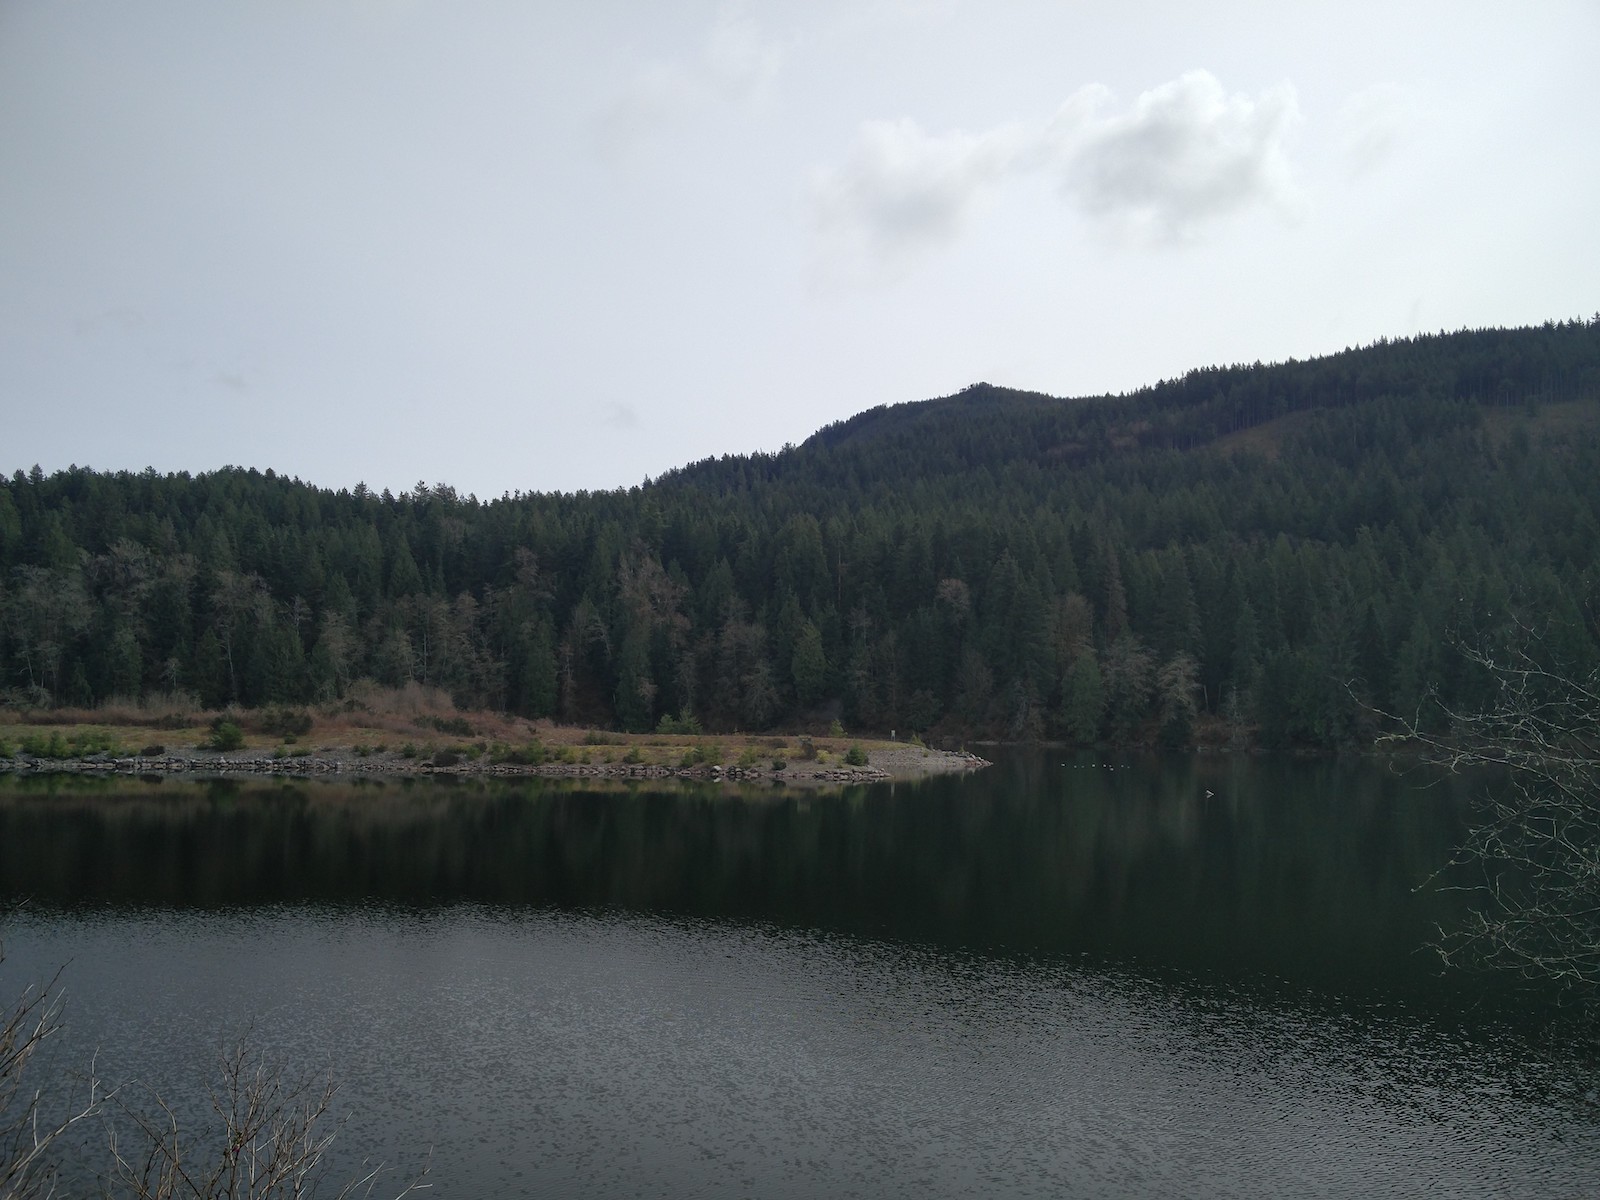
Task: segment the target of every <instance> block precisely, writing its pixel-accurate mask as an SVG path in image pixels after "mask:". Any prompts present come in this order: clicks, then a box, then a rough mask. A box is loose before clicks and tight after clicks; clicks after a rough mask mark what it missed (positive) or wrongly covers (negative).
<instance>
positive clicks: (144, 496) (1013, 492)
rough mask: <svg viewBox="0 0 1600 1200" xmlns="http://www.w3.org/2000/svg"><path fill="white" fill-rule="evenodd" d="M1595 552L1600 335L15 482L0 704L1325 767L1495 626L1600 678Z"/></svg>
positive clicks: (1435, 681) (1384, 347) (1455, 701)
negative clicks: (686, 461) (788, 424)
mask: <svg viewBox="0 0 1600 1200" xmlns="http://www.w3.org/2000/svg"><path fill="white" fill-rule="evenodd" d="M528 453H529V456H530V458H536V456H537V455H538V453H539V448H538V446H537V445H530V446H529V447H528ZM1597 547H1600V316H1597V317H1596V318H1595V319H1593V320H1590V321H1587V322H1584V321H1569V322H1565V323H1554V322H1552V323H1547V324H1545V325H1543V326H1540V327H1537V328H1528V329H1517V330H1478V331H1462V332H1458V333H1450V334H1439V335H1428V336H1422V337H1417V338H1410V339H1400V340H1395V341H1383V342H1380V343H1378V344H1376V345H1373V346H1369V347H1364V348H1360V349H1354V350H1347V351H1344V352H1343V353H1340V354H1335V355H1331V356H1328V357H1325V358H1319V359H1315V360H1311V361H1306V362H1293V361H1291V362H1288V363H1283V364H1275V365H1270V366H1263V365H1261V364H1255V365H1251V366H1232V367H1212V368H1204V369H1200V370H1196V371H1192V372H1190V373H1189V374H1187V375H1185V376H1183V377H1182V378H1181V379H1176V380H1171V381H1166V382H1162V383H1159V384H1156V385H1154V386H1152V387H1148V388H1144V389H1141V390H1139V391H1137V392H1134V393H1131V394H1128V395H1123V396H1102V397H1089V398H1078V399H1056V398H1052V397H1049V396H1044V395H1039V394H1037V393H1028V392H1018V391H1011V390H1007V389H1003V388H997V387H991V386H989V385H987V384H977V385H974V386H972V387H969V388H967V389H965V390H964V391H962V392H960V393H958V394H956V395H954V396H949V397H946V398H943V399H939V400H930V401H925V402H922V403H916V404H903V405H896V406H891V407H882V408H877V409H873V410H871V411H870V412H866V413H863V414H861V415H859V416H857V417H854V418H852V419H851V420H848V421H844V422H841V423H839V424H836V425H832V426H829V427H827V428H825V429H823V430H821V431H820V432H819V433H817V434H816V435H814V436H813V437H812V438H810V439H809V440H807V441H806V442H805V443H804V444H802V445H800V446H796V447H787V448H785V449H784V450H783V451H782V452H779V453H775V454H751V455H742V456H728V457H723V458H720V459H716V460H710V459H708V460H706V461H704V462H700V463H696V464H693V465H691V466H687V467H684V468H682V469H681V470H677V471H673V472H671V473H669V474H667V475H665V476H663V477H662V478H660V479H658V480H655V481H654V482H650V483H647V484H645V485H642V486H639V487H635V488H631V489H628V490H625V491H616V492H600V493H578V494H539V493H534V494H517V495H506V496H503V497H501V498H499V499H495V500H490V501H480V500H478V499H476V498H475V497H471V496H462V495H459V494H458V493H457V492H456V491H455V490H454V489H453V488H451V487H449V486H448V485H444V484H439V485H434V486H429V485H427V484H423V483H419V484H417V485H416V487H415V488H414V489H412V490H411V491H409V492H406V493H402V494H401V495H399V496H394V495H391V494H389V493H388V492H384V493H382V494H380V495H375V494H372V493H371V492H370V491H368V490H367V489H366V488H365V487H364V486H357V487H355V488H354V489H352V490H339V491H331V490H327V489H323V488H318V487H314V486H311V485H309V484H306V483H302V482H300V481H298V480H295V479H288V478H284V477H282V476H279V475H277V474H275V473H274V472H273V471H271V470H267V471H258V470H254V469H250V470H246V469H240V468H234V467H227V468H223V469H221V470H218V471H212V472H206V473H203V474H200V475H195V476H191V475H188V474H185V473H179V474H167V475H162V474H157V473H156V472H154V471H153V470H147V471H145V472H143V473H138V474H134V473H127V472H120V473H114V474H113V473H99V472H95V471H93V470H89V469H81V468H71V469H68V470H66V471H61V472H57V473H54V474H51V475H45V474H43V473H42V472H40V471H39V470H38V469H37V468H35V469H34V470H33V471H32V472H31V473H24V472H22V471H18V472H17V473H16V474H15V475H14V476H12V477H11V478H10V479H9V480H4V481H0V702H3V703H5V704H9V705H12V706H50V705H69V704H70V705H78V706H85V705H91V704H95V703H99V702H102V701H106V700H109V699H111V698H114V697H115V698H124V699H133V698H137V697H139V696H141V695H148V694H151V693H157V692H170V691H183V692H187V693H190V694H192V695H193V696H194V697H195V698H196V700H197V701H198V702H199V703H201V704H204V705H206V706H208V707H223V706H226V705H230V704H237V705H245V706H258V705H265V704H280V703H296V704H301V703H310V702H318V701H335V700H339V699H341V698H343V697H345V696H346V695H348V694H349V692H350V689H351V688H352V686H353V685H354V684H356V683H357V681H359V680H362V679H372V680H375V681H378V682H379V683H382V684H388V685H396V686H398V685H401V684H404V683H406V682H408V681H413V680H414V681H419V682H422V683H426V684H430V685H435V686H438V687H442V688H445V689H447V690H448V691H449V692H450V693H451V694H452V695H453V696H454V698H455V699H456V702H457V703H458V704H460V705H462V706H464V707H475V708H494V709H501V710H507V711H512V712H516V713H520V714H523V715H526V716H531V717H551V718H554V719H558V720H561V721H564V722H572V723H584V724H594V725H605V726H615V727H618V728H624V729H629V730H643V729H649V728H654V727H655V726H656V725H657V724H658V723H659V722H660V721H661V720H662V719H663V718H664V717H666V718H669V719H671V718H686V717H688V716H690V715H692V716H693V717H694V718H696V719H698V720H699V721H700V722H701V723H703V724H704V726H705V727H707V728H709V729H735V728H737V729H743V730H755V729H763V728H769V727H773V726H778V725H803V724H807V723H812V722H818V721H820V722H822V723H823V724H826V723H827V721H829V720H831V719H832V718H833V717H836V716H837V717H841V718H842V719H843V720H844V722H845V723H846V724H847V725H849V726H851V727H852V728H859V729H864V730H884V731H887V730H889V729H896V730H900V731H904V732H920V733H933V734H940V733H943V734H951V735H961V736H968V735H974V734H988V735H993V736H1000V737H1009V738H1019V739H1022V738H1039V737H1051V738H1061V739H1065V740H1070V741H1077V742H1093V741H1097V740H1112V741H1129V740H1160V741H1162V742H1165V743H1167V744H1172V745H1183V744H1187V743H1189V742H1190V741H1191V740H1192V739H1193V737H1194V735H1195V729H1196V726H1197V723H1199V724H1202V725H1204V724H1206V723H1208V722H1209V724H1210V727H1213V728H1224V727H1225V728H1227V729H1229V730H1231V731H1233V733H1234V735H1235V736H1238V737H1245V738H1251V739H1256V740H1259V741H1260V742H1261V743H1263V744H1266V745H1309V746H1321V747H1331V746H1338V745H1344V744H1350V743H1355V742H1360V741H1365V740H1367V739H1369V738H1370V737H1371V735H1372V732H1373V727H1372V723H1373V719H1374V718H1373V716H1372V714H1373V713H1374V712H1376V711H1388V712H1396V713H1406V714H1412V715H1416V714H1422V716H1421V719H1422V720H1423V721H1424V722H1425V721H1426V720H1428V719H1429V718H1428V717H1427V716H1426V713H1427V712H1428V711H1437V712H1443V711H1444V707H1448V708H1451V709H1455V710H1457V711H1460V710H1470V709H1471V708H1473V706H1474V705H1475V704H1477V703H1479V702H1480V701H1483V702H1487V701H1488V699H1489V698H1490V693H1489V689H1490V687H1491V683H1490V681H1489V680H1488V679H1486V678H1485V677H1484V675H1483V672H1482V671H1480V670H1475V669H1474V667H1473V665H1472V663H1471V661H1470V660H1469V658H1467V657H1465V656H1462V655H1459V654H1455V653H1452V646H1454V645H1459V644H1475V643H1477V642H1480V641H1481V640H1482V639H1484V638H1487V637H1491V636H1493V635H1494V633H1495V632H1496V631H1497V630H1499V629H1501V628H1503V627H1504V626H1505V625H1506V623H1507V622H1508V621H1510V620H1513V619H1516V620H1520V621H1523V622H1534V623H1537V624H1538V626H1539V628H1540V630H1541V634H1542V637H1543V644H1544V645H1545V646H1547V647H1548V648H1549V652H1550V653H1551V654H1552V655H1553V656H1555V658H1556V659H1558V660H1559V661H1560V663H1561V664H1563V666H1564V667H1565V668H1566V669H1569V670H1571V671H1573V672H1578V673H1585V674H1586V673H1588V672H1590V671H1592V670H1593V669H1594V668H1595V666H1596V665H1597V664H1600V626H1597V622H1596V613H1597V602H1600V576H1597V571H1600V567H1597V564H1596V549H1597ZM1430 698H1431V699H1434V700H1437V701H1439V702H1440V703H1441V704H1442V706H1444V707H1437V708H1433V709H1430V705H1429V703H1428V702H1429V701H1430Z"/></svg>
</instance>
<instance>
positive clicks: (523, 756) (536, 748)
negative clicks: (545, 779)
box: [489, 738, 549, 767]
mask: <svg viewBox="0 0 1600 1200" xmlns="http://www.w3.org/2000/svg"><path fill="white" fill-rule="evenodd" d="M548 757H549V754H548V752H547V751H546V750H545V748H544V745H543V744H542V743H541V742H540V741H539V740H538V739H537V738H534V739H533V740H532V741H530V742H528V743H527V744H526V745H523V746H515V747H513V746H508V745H507V744H506V743H504V742H496V743H494V744H493V745H491V746H490V747H489V761H490V762H491V763H496V764H498V763H510V764H511V765H513V766H518V767H537V766H539V765H541V764H542V763H543V762H544V761H545V760H546V759H547V758H548Z"/></svg>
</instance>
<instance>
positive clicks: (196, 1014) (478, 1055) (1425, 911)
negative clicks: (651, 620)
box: [0, 753, 1600, 1196]
mask: <svg viewBox="0 0 1600 1200" xmlns="http://www.w3.org/2000/svg"><path fill="white" fill-rule="evenodd" d="M1112 767H1115V768H1116V769H1112ZM1424 782H1427V781H1426V780H1424V779H1422V778H1421V777H1419V776H1417V775H1415V774H1409V775H1407V774H1401V773H1397V772H1394V771H1390V770H1386V769H1383V768H1380V767H1376V766H1373V765H1371V764H1337V763H1321V762H1318V763H1306V762H1295V761H1290V760H1239V761H1232V760H1226V759H1218V760H1205V759H1186V760H1176V761H1172V762H1142V763H1129V764H1123V763H1116V764H1111V765H1110V766H1108V765H1105V764H1099V765H1097V764H1095V763H1093V762H1092V761H1091V760H1088V759H1071V760H1066V759H1063V758H1062V757H1061V756H1059V755H1049V754H1032V753H1029V754H1023V753H1016V754H1009V755H1005V756H1003V758H1002V760H1001V762H1000V763H999V764H998V765H997V766H996V767H995V768H993V769H991V770H989V771H985V772H983V773H980V774H978V775H976V776H972V777H965V778H957V779H944V780H933V781H929V782H927V783H923V784H918V785H897V786H893V787H891V786H888V785H881V786H874V787H871V788H863V789H856V790H852V791H847V792H845V793H842V794H838V793H835V794H814V793H795V792H781V791H779V792H760V793H750V794H739V793H727V792H722V791H713V790H700V791H697V790H689V789H672V790H635V791H629V790H626V789H616V790H599V789H587V790H585V789H578V788H572V787H566V786H538V785H518V786H510V785H498V784H497V785H478V784H475V783H463V784H457V785H454V786H449V785H439V784H427V785H424V784H413V785H398V784H383V785H376V784H369V785H350V784H346V785H340V786H313V785H310V784H303V785H293V784H291V785H284V784H272V783H262V784H250V783H244V784H236V783H233V782H227V783H218V784H214V785H209V786H208V785H203V784H195V783H192V782H178V781H172V780H169V781H167V782H165V783H159V784H149V785H139V784H135V785H131V786H130V785H128V784H127V783H106V784H98V785H89V786H86V785H83V784H76V783H71V784H69V783H62V784H59V785H57V784H51V783H48V782H42V781H34V782H32V783H29V784H27V785H21V784H15V783H13V784H11V785H7V786H6V787H4V788H0V895H4V896H6V897H10V898H16V897H19V896H27V897H29V898H30V899H29V904H28V906H27V908H25V909H24V910H23V911H22V912H21V913H20V914H19V915H17V916H15V917H13V918H12V920H11V921H10V922H9V929H8V936H7V947H8V951H9V954H10V958H9V960H8V961H7V962H6V964H5V965H4V966H3V967H0V984H4V986H5V987H6V989H7V990H8V992H14V991H16V990H18V988H19V987H20V984H21V983H22V982H23V981H25V980H28V979H38V978H40V977H42V976H45V975H47V974H48V973H49V972H50V971H52V970H53V969H54V968H55V967H56V966H59V965H61V964H63V963H65V964H67V966H66V972H65V976H64V978H65V980H66V983H67V987H68V991H69V993H70V997H71V999H70V1004H71V1007H70V1009H69V1014H70V1017H71V1030H70V1038H69V1039H68V1040H67V1041H65V1042H64V1043H63V1046H62V1047H61V1048H60V1052H61V1053H63V1054H66V1055H68V1056H69V1057H70V1055H71V1054H74V1053H76V1054H80V1055H86V1054H87V1053H88V1051H89V1050H90V1049H92V1048H95V1047H98V1048H99V1050H100V1056H101V1057H100V1069H101V1070H102V1072H103V1073H104V1074H106V1075H107V1076H108V1077H113V1078H122V1077H135V1078H139V1079H141V1080H145V1081H148V1082H152V1083H156V1084H158V1085H160V1086H162V1087H164V1088H167V1089H168V1090H171V1091H173V1092H175V1093H177V1092H181V1091H182V1090H183V1089H184V1088H188V1089H189V1091H190V1092H194V1091H195V1090H196V1089H195V1084H194V1082H193V1081H194V1080H195V1079H197V1078H199V1077H200V1076H201V1075H202V1074H203V1072H204V1069H205V1068H206V1066H207V1065H208V1064H209V1062H210V1060H211V1059H212V1058H213V1056H214V1053H215V1050H216V1047H217V1045H218V1042H219V1039H220V1038H221V1036H223V1034H224V1032H225V1031H231V1030H236V1029H238V1028H241V1027H242V1026H243V1025H244V1024H245V1023H253V1025H254V1029H255V1037H256V1039H257V1041H258V1042H260V1043H262V1044H263V1045H264V1047H265V1048H267V1049H268V1050H270V1051H271V1052H273V1053H274V1054H276V1055H277V1056H279V1057H282V1058H284V1059H287V1060H290V1061H294V1062H303V1063H308V1064H311V1065H313V1066H318V1067H322V1066H331V1067H332V1068H333V1070H334V1071H335V1072H336V1073H337V1075H338V1076H339V1078H340V1079H341V1081H342V1083H343V1088H344V1090H343V1093H342V1099H343V1102H344V1103H345V1104H346V1105H347V1106H348V1111H349V1113H350V1116H351V1121H350V1124H349V1126H348V1127H347V1128H346V1130H345V1131H344V1133H343V1135H342V1137H341V1140H340V1143H339V1146H340V1147H341V1153H342V1154H344V1155H345V1157H344V1158H343V1159H341V1160H340V1161H339V1163H338V1164H337V1165H339V1166H340V1167H341V1168H345V1167H349V1166H353V1164H354V1162H355V1161H357V1160H358V1159H359V1158H360V1157H361V1156H375V1157H380V1158H384V1159H386V1160H388V1161H390V1162H393V1163H398V1164H414V1163H415V1162H416V1161H417V1160H418V1158H419V1156H420V1154H421V1153H422V1152H423V1149H424V1148H425V1147H427V1146H429V1145H432V1146H433V1147H434V1152H433V1166H432V1179H433V1182H434V1185H435V1186H434V1189H433V1194H434V1195H440V1196H487V1195H571V1196H588V1195H613V1194H615V1195H623V1194H627V1195H647V1196H655V1195H671V1196H679V1195H681V1196H691V1195H693V1196H701V1195H706V1196H743V1195H751V1196H766V1195H790V1196H834V1195H861V1196H877V1195H897V1196H898V1195H903V1196H924V1195H950V1196H957V1195H1018V1196H1021V1195H1039V1196H1073V1195H1092V1196H1101V1195H1107V1196H1109V1195H1151V1194H1165V1195H1285V1194H1292V1195H1383V1194H1387V1195H1423V1194H1430V1195H1440V1194H1445V1195H1450V1194H1458V1195H1483V1194H1504V1195H1541V1196H1543V1195H1573V1196H1587V1195H1594V1194H1600V1108H1597V1101H1596V1096H1595V1092H1594V1087H1593V1085H1594V1080H1595V1067H1596V1064H1597V1062H1600V1056H1597V1055H1596V1054H1595V1053H1594V1051H1593V1049H1592V1046H1593V1040H1592V1033H1591V1029H1590V1026H1589V1025H1588V1024H1587V1023H1586V1021H1585V1019H1584V1018H1583V1017H1582V1016H1581V1015H1579V1014H1577V1013H1575V1012H1574V1011H1573V1010H1572V1009H1571V1008H1570V1006H1568V1007H1564V1006H1563V1005H1562V1003H1561V1001H1562V999H1563V998H1562V997H1561V996H1559V995H1558V994H1556V993H1554V992H1553V991H1552V990H1550V989H1548V988H1542V987H1539V986H1536V985H1526V984H1521V983H1518V982H1516V981H1513V980H1509V979H1504V978H1498V977H1484V976H1480V975H1468V974H1463V973H1454V974H1451V973H1444V972H1442V971H1441V969H1440V968H1439V967H1438V965H1437V959H1436V956H1434V955H1432V954H1430V953H1429V952H1428V951H1427V950H1426V944H1427V943H1428V942H1429V941H1430V939H1432V938H1433V937H1434V936H1436V931H1437V929H1438V928H1439V927H1441V926H1442V927H1444V928H1450V927H1451V926H1452V925H1453V923H1455V922H1457V921H1459V920H1460V919H1461V917H1462V914H1463V913H1464V911H1465V909H1466V906H1467V905H1468V904H1469V903H1470V902H1471V897H1470V895H1469V894H1468V893H1463V892H1459V891H1449V890H1442V889H1439V888H1432V887H1422V888H1421V889H1420V890H1419V885H1422V884H1423V883H1424V881H1425V880H1427V878H1428V877H1429V875H1430V874H1431V873H1432V872H1433V871H1434V870H1435V869H1436V868H1437V867H1438V866H1439V865H1440V864H1442V863H1443V862H1444V861H1445V860H1446V858H1447V857H1448V853H1449V850H1450V848H1451V846H1452V845H1454V844H1455V842H1456V841H1457V840H1458V839H1459V838H1460V836H1461V833H1462V830H1463V828H1464V825H1463V822H1464V821H1465V820H1466V816H1467V808H1466V805H1465V803H1464V800H1465V796H1464V794H1463V787H1462V785H1459V784H1453V783H1450V782H1445V783H1439V784H1437V785H1435V786H1431V787H1426V788H1423V787H1419V784H1422V783H1424ZM1208 793H1210V794H1209V795H1208Z"/></svg>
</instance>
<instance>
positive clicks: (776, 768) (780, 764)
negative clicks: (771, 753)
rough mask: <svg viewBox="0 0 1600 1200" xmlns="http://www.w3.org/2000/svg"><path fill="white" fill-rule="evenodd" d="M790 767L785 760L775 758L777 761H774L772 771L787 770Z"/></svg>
mask: <svg viewBox="0 0 1600 1200" xmlns="http://www.w3.org/2000/svg"><path fill="white" fill-rule="evenodd" d="M788 765H789V764H788V763H786V762H784V761H783V759H781V758H775V759H773V760H772V769H773V770H774V771H782V770H784V769H785V768H787V767H788Z"/></svg>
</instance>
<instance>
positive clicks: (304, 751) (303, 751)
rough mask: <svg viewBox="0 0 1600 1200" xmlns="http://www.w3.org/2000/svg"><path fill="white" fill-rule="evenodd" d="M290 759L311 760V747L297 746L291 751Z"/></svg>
mask: <svg viewBox="0 0 1600 1200" xmlns="http://www.w3.org/2000/svg"><path fill="white" fill-rule="evenodd" d="M289 757H290V758H310V757H311V747H310V746H296V747H295V748H294V749H293V750H291V751H289Z"/></svg>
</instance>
